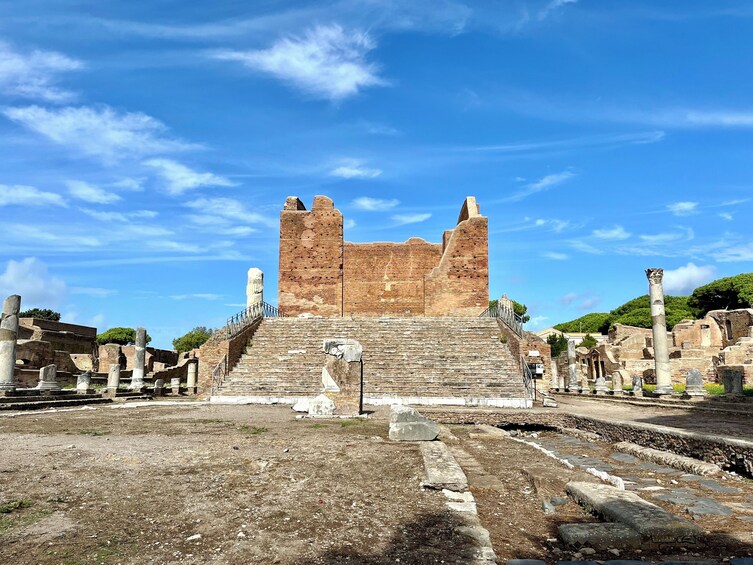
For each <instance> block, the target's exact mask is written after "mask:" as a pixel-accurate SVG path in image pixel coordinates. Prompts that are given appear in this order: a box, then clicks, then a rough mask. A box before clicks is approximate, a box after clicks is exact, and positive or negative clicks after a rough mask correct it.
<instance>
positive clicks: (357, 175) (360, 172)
mask: <svg viewBox="0 0 753 565" xmlns="http://www.w3.org/2000/svg"><path fill="white" fill-rule="evenodd" d="M329 174H330V176H332V177H340V178H343V179H373V178H376V177H378V176H379V175H381V174H382V170H381V169H373V168H369V167H364V166H363V164H362V161H359V160H358V159H347V160H346V161H344V162H343V164H342V165H340V166H339V167H336V168H335V169H332V170H331V171H330V173H329Z"/></svg>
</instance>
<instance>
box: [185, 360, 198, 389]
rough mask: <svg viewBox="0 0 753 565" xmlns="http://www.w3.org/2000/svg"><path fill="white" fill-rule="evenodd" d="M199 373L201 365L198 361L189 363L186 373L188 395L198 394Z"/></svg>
mask: <svg viewBox="0 0 753 565" xmlns="http://www.w3.org/2000/svg"><path fill="white" fill-rule="evenodd" d="M198 372H199V363H198V362H196V361H189V362H188V367H187V373H186V388H187V389H188V394H196V376H197V375H198Z"/></svg>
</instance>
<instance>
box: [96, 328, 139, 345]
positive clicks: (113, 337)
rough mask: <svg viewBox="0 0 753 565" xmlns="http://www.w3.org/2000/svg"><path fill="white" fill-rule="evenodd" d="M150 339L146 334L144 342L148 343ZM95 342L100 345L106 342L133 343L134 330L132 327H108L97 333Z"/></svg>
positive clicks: (134, 341)
mask: <svg viewBox="0 0 753 565" xmlns="http://www.w3.org/2000/svg"><path fill="white" fill-rule="evenodd" d="M150 341H152V338H151V337H149V334H146V342H147V343H149V342H150ZM97 343H98V344H100V345H104V344H106V343H117V344H119V345H133V344H134V343H136V330H135V329H133V328H110V329H109V330H107V331H105V332H102V333H101V334H98V335H97Z"/></svg>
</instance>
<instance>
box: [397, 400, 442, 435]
mask: <svg viewBox="0 0 753 565" xmlns="http://www.w3.org/2000/svg"><path fill="white" fill-rule="evenodd" d="M438 436H439V426H438V425H437V424H436V423H435V422H432V421H431V420H429V419H428V418H426V417H425V416H423V415H422V414H420V413H419V412H418V410H416V409H415V408H411V407H410V406H404V405H401V404H394V405H392V406H391V407H390V439H391V440H395V441H433V440H435V439H437V437H438Z"/></svg>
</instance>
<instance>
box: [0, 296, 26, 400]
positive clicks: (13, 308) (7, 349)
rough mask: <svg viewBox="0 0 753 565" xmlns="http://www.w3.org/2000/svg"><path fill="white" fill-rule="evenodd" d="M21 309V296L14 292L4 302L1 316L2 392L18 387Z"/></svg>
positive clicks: (0, 387) (0, 376)
mask: <svg viewBox="0 0 753 565" xmlns="http://www.w3.org/2000/svg"><path fill="white" fill-rule="evenodd" d="M20 310H21V297H20V296H18V295H17V294H13V295H11V296H9V297H8V298H6V299H5V301H4V302H3V313H2V317H1V318H0V392H3V391H7V392H12V391H14V390H15V389H16V385H15V380H14V376H13V374H14V371H15V369H16V340H17V339H18V313H19V311H20Z"/></svg>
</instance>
